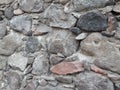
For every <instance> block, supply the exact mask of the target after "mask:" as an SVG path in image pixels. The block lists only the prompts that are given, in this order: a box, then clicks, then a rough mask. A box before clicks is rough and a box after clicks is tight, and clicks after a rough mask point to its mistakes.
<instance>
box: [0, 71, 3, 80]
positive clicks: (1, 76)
mask: <svg viewBox="0 0 120 90" xmlns="http://www.w3.org/2000/svg"><path fill="white" fill-rule="evenodd" d="M2 78H3V71H0V81H1V79H2Z"/></svg>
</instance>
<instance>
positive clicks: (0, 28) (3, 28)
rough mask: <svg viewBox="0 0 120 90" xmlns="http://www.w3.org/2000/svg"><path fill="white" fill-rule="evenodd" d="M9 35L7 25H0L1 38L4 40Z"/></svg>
mask: <svg viewBox="0 0 120 90" xmlns="http://www.w3.org/2000/svg"><path fill="white" fill-rule="evenodd" d="M6 33H7V28H6V25H5V23H0V38H3V37H4V36H5V35H6Z"/></svg>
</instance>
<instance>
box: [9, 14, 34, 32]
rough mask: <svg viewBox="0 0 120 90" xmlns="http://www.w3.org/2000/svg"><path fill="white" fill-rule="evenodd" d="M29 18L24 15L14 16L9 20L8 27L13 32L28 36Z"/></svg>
mask: <svg viewBox="0 0 120 90" xmlns="http://www.w3.org/2000/svg"><path fill="white" fill-rule="evenodd" d="M31 24H32V22H31V18H30V17H29V16H26V15H20V16H15V17H13V18H12V19H11V20H10V26H11V28H12V29H13V30H15V31H17V32H21V33H23V34H28V33H29V32H30V30H31Z"/></svg>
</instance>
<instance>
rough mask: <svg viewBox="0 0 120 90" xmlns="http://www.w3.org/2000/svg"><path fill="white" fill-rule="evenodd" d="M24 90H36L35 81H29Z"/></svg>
mask: <svg viewBox="0 0 120 90" xmlns="http://www.w3.org/2000/svg"><path fill="white" fill-rule="evenodd" d="M22 90H35V85H34V83H33V82H30V83H28V85H27V86H26V87H25V88H24V89H22Z"/></svg>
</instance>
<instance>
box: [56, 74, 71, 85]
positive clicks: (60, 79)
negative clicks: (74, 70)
mask: <svg viewBox="0 0 120 90" xmlns="http://www.w3.org/2000/svg"><path fill="white" fill-rule="evenodd" d="M55 79H56V80H57V81H58V82H60V83H66V84H70V83H72V82H73V78H72V77H70V76H56V78H55Z"/></svg>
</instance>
